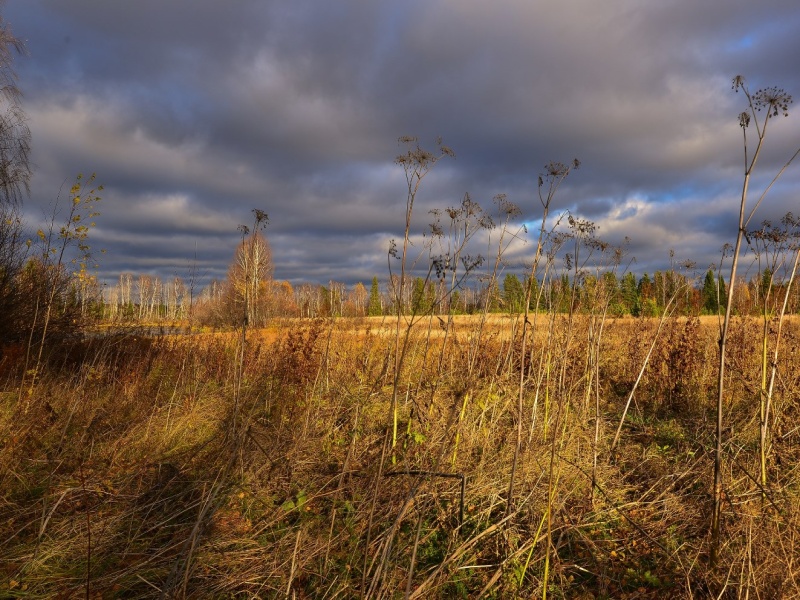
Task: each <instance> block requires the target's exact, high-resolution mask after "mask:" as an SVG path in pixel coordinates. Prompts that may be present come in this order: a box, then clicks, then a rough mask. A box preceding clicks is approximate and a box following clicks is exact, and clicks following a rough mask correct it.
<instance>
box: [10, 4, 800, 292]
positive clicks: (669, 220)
mask: <svg viewBox="0 0 800 600" xmlns="http://www.w3.org/2000/svg"><path fill="white" fill-rule="evenodd" d="M4 16H5V18H6V20H8V21H9V22H10V23H11V25H12V28H13V30H14V32H15V33H16V34H17V35H18V36H20V37H22V38H24V39H26V40H27V45H28V51H29V54H30V55H29V56H28V57H25V58H22V59H21V60H19V61H18V71H19V74H20V84H21V87H22V88H23V91H24V92H25V94H26V96H25V98H26V99H25V108H26V110H27V112H28V115H29V117H30V126H31V129H32V131H33V134H34V161H35V162H36V166H37V171H36V178H35V180H34V182H33V192H32V198H31V202H30V203H29V204H28V210H29V212H31V213H32V214H34V213H36V211H35V210H32V207H34V206H37V205H39V206H44V207H46V206H47V205H48V203H49V202H50V201H52V199H53V198H54V197H55V196H56V194H57V191H58V188H59V187H60V186H62V184H63V183H64V182H65V181H71V180H72V178H73V177H74V175H75V173H77V172H85V173H88V172H97V173H98V177H99V180H100V181H102V182H103V183H104V184H105V186H106V190H105V192H104V194H103V196H104V200H103V208H102V211H103V214H102V216H101V217H100V219H99V220H98V229H97V231H96V236H97V238H98V241H101V242H102V244H104V245H105V246H106V247H107V249H108V252H107V255H106V257H104V258H103V270H104V272H105V273H107V274H108V276H109V277H112V278H113V277H115V276H116V274H117V273H119V272H120V271H123V270H130V271H134V272H151V273H159V274H162V275H164V276H171V275H172V274H173V273H174V272H177V271H179V270H181V269H185V268H186V264H187V262H188V261H191V260H195V261H199V262H200V261H201V262H202V265H203V268H204V269H205V271H206V272H207V273H210V274H213V276H224V273H225V270H226V265H227V263H228V261H229V260H230V258H231V256H232V255H233V251H234V249H235V247H236V244H237V243H238V241H239V237H238V234H237V232H236V226H237V225H238V224H248V223H250V221H251V220H252V215H251V214H250V209H252V208H261V209H263V210H266V211H267V212H268V213H269V215H270V225H269V227H268V229H267V235H268V238H269V240H270V242H271V244H272V247H273V255H274V260H275V265H276V271H275V272H276V276H277V277H279V278H284V279H290V280H291V281H293V282H300V281H303V280H310V281H319V282H325V281H328V280H331V279H333V280H339V281H346V282H352V281H357V280H363V281H366V280H368V279H371V277H372V276H373V275H380V276H382V277H385V274H386V269H387V268H386V249H387V247H388V241H389V239H391V238H392V237H399V236H400V234H401V232H402V225H403V207H404V205H405V179H404V177H403V173H402V170H401V169H400V168H399V167H398V166H396V165H394V164H393V158H394V156H395V155H396V154H397V153H399V152H400V151H401V150H402V148H401V147H399V146H398V144H397V142H396V140H397V138H398V136H401V135H406V134H413V135H418V136H419V137H420V141H421V143H422V144H423V145H425V146H427V147H432V146H433V145H434V140H435V139H436V137H437V136H439V135H441V136H442V137H443V139H444V142H445V143H446V144H448V145H449V146H451V147H452V148H453V149H454V150H455V152H456V158H455V159H450V158H448V159H446V160H444V161H443V162H442V163H440V164H439V165H437V166H436V167H435V170H434V171H433V172H432V173H431V175H430V176H429V177H428V178H427V179H426V180H425V182H424V184H423V188H422V191H421V194H420V196H419V199H418V202H419V204H418V206H417V207H416V212H415V218H414V228H415V231H416V232H419V233H421V232H422V231H423V229H424V227H425V225H426V224H427V223H428V222H429V221H430V217H429V215H428V210H429V209H430V208H432V207H434V206H437V207H446V206H450V205H456V204H458V203H459V202H460V201H461V198H462V196H463V195H464V193H465V192H469V193H470V194H471V196H472V197H473V198H474V199H475V200H476V201H479V202H480V203H481V204H482V205H484V206H485V207H487V209H489V208H490V207H491V206H492V202H491V199H492V197H493V196H494V195H495V194H506V195H507V196H508V198H509V199H510V200H512V201H514V202H516V203H517V204H519V205H520V207H521V208H522V209H523V215H524V217H523V218H524V220H525V221H526V222H529V223H535V222H536V219H537V218H538V211H537V208H538V200H537V199H536V176H537V174H538V172H539V171H540V170H541V169H542V166H543V165H544V164H545V163H546V162H547V161H548V160H551V159H555V160H561V161H565V162H566V161H569V160H571V159H572V158H573V157H578V158H580V160H581V161H582V167H581V169H580V170H578V171H576V172H575V173H573V174H572V175H571V176H570V179H569V180H568V182H567V183H566V184H565V186H564V187H563V189H562V190H560V192H559V197H558V199H557V206H556V208H558V209H559V210H565V209H569V210H571V211H573V213H574V214H576V215H579V216H582V217H585V218H589V219H591V220H593V221H595V222H596V223H597V224H598V227H599V230H598V234H599V235H600V236H601V237H603V238H604V239H608V240H609V241H611V242H613V243H621V242H622V240H623V239H624V238H625V237H626V236H627V237H629V238H631V240H632V241H631V242H630V246H629V248H630V252H631V254H635V255H636V257H637V263H636V266H635V268H636V269H637V270H638V271H644V270H650V271H652V270H655V269H656V268H664V267H665V266H666V265H667V264H668V263H669V250H670V249H671V248H674V249H675V250H676V253H680V254H682V255H684V256H681V258H690V259H694V260H696V261H697V262H698V264H701V265H706V264H708V263H710V262H713V261H715V260H718V258H715V257H716V256H718V252H719V249H720V248H721V246H722V244H723V243H724V242H726V241H729V240H730V238H731V237H732V236H733V235H734V234H735V228H736V225H735V218H736V215H735V212H736V209H737V202H738V193H739V188H738V186H739V185H740V182H741V171H742V168H741V163H742V152H741V131H740V129H739V128H738V127H737V119H736V116H737V114H738V113H739V112H740V111H741V110H743V109H744V107H745V106H744V98H743V97H742V94H741V93H740V94H738V95H737V94H734V93H733V92H732V91H731V90H730V79H731V77H732V76H733V75H734V74H736V73H739V72H742V73H744V74H745V75H748V76H749V77H750V80H751V85H752V87H753V89H755V88H758V87H761V86H766V85H775V84H777V85H780V86H782V87H785V88H786V90H787V91H789V92H790V93H791V92H796V93H800V73H799V72H798V71H797V69H796V68H795V66H794V64H793V61H794V57H796V56H797V55H798V53H799V52H800V41H799V40H800V38H798V36H797V35H796V32H797V31H798V30H800V9H798V8H797V7H796V2H795V1H794V0H767V1H766V2H762V3H752V2H750V3H748V2H745V1H742V0H724V1H723V0H715V1H712V2H704V3H698V2H694V1H690V0H679V1H676V2H671V3H642V2H640V1H638V0H612V1H610V2H606V3H603V4H602V5H598V4H597V3H593V2H589V1H588V0H573V1H565V2H561V3H559V4H558V5H557V6H555V5H548V4H545V3H541V2H530V1H529V0H525V1H522V0H518V1H504V2H501V3H493V4H487V3H484V2H477V1H465V0H458V1H456V0H451V1H441V2H429V1H425V2H423V1H422V0H415V1H409V2H382V3H378V2H366V1H363V0H350V1H343V2H335V3H333V2H292V3H287V2H257V1H255V0H243V1H241V2H236V3H227V4H225V5H224V6H223V5H222V4H220V3H219V2H217V1H212V0H191V1H189V0H180V1H174V2H166V3H165V2H158V1H156V0H149V1H144V2H136V3H97V2H93V1H89V0H66V1H55V0H52V1H46V0H9V1H8V2H7V4H6V6H5V10H4ZM798 123H800V121H798V117H797V116H796V115H792V116H791V117H790V118H789V119H785V120H784V119H779V120H776V122H775V123H774V127H773V131H772V134H771V135H772V136H773V137H772V139H771V140H770V145H769V147H768V149H767V151H766V152H765V154H764V156H763V158H762V162H763V165H764V167H765V172H771V171H774V170H775V169H777V168H780V166H781V165H782V164H783V162H784V161H785V160H786V158H787V157H788V156H789V155H791V153H792V152H793V150H794V148H793V146H794V145H797V143H798V139H800V126H799V125H798ZM799 180H800V176H798V175H797V174H796V173H795V172H793V171H790V172H789V173H787V174H786V176H785V179H784V180H782V185H781V186H778V187H776V189H775V190H773V192H772V195H771V196H770V197H769V202H765V203H764V207H763V212H764V215H770V218H773V219H775V218H776V217H775V216H774V215H778V216H779V215H780V214H783V213H785V212H786V211H787V210H791V209H792V207H793V206H796V204H797V203H796V199H795V198H793V197H792V192H791V190H792V188H793V187H795V186H796V184H797V183H798V181H799ZM768 181H769V177H766V178H765V177H761V178H759V179H758V181H756V182H755V183H756V184H758V185H757V186H755V187H754V189H762V188H763V186H764V185H766V184H767V183H768ZM758 186H761V187H758ZM794 210H795V211H796V212H797V208H794ZM34 218H38V217H34ZM761 218H762V217H761V213H759V217H758V218H757V219H756V220H757V221H758V220H760V219H761ZM763 218H767V217H766V216H764V217H763ZM196 248H197V249H199V252H198V250H196ZM529 252H530V247H529V246H523V245H517V246H514V247H513V248H511V249H510V250H509V257H510V260H511V259H513V261H516V263H521V262H522V261H523V259H524V258H525V257H526V256H528V255H529ZM513 261H512V262H513Z"/></svg>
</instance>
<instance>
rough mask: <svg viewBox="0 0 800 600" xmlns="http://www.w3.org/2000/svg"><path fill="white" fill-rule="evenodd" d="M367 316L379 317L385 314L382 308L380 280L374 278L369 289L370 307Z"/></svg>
mask: <svg viewBox="0 0 800 600" xmlns="http://www.w3.org/2000/svg"><path fill="white" fill-rule="evenodd" d="M367 314H368V315H369V316H370V317H379V316H380V315H382V314H383V308H382V307H381V290H380V287H379V286H378V278H377V277H373V278H372V285H371V286H370V288H369V306H368V308H367Z"/></svg>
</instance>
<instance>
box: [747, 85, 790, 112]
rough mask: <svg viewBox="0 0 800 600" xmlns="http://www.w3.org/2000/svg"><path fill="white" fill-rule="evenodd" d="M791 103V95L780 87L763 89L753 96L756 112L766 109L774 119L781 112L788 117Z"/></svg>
mask: <svg viewBox="0 0 800 600" xmlns="http://www.w3.org/2000/svg"><path fill="white" fill-rule="evenodd" d="M791 103H792V96H791V94H787V93H786V91H785V90H784V89H783V88H779V87H769V88H763V89H760V90H758V91H757V92H756V93H755V94H753V106H755V108H756V110H758V111H761V110H762V109H764V108H766V109H767V112H769V113H770V114H772V116H773V117H777V116H778V113H779V112H782V113H783V116H784V117H788V116H789V105H790V104H791Z"/></svg>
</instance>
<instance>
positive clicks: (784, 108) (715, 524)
mask: <svg viewBox="0 0 800 600" xmlns="http://www.w3.org/2000/svg"><path fill="white" fill-rule="evenodd" d="M733 89H734V91H736V92H738V91H739V90H742V92H743V93H744V95H745V98H746V100H747V108H746V110H745V111H743V112H742V113H740V114H739V126H740V127H741V129H742V140H743V148H744V176H743V179H742V192H741V197H740V202H739V226H738V230H737V233H736V243H735V244H734V247H733V255H732V260H731V271H730V277H729V281H728V299H727V303H726V306H725V318H724V320H723V323H722V332H721V334H720V339H719V368H718V372H717V404H716V430H715V433H714V439H715V444H714V491H713V505H712V510H711V541H710V549H709V560H710V563H711V564H712V565H715V564H716V563H717V559H718V557H719V549H720V517H721V513H722V485H723V484H722V444H723V440H722V436H723V425H724V406H725V366H726V365H725V359H726V354H727V345H728V333H729V330H730V323H731V315H732V314H733V313H732V311H733V302H734V292H735V289H736V276H737V270H738V267H739V255H740V252H741V248H742V240H743V238H744V235H745V233H746V231H747V226H748V225H749V223H750V220H751V219H752V218H753V215H754V214H755V211H756V209H757V208H758V207H759V206H760V204H761V202H762V201H763V200H764V197H765V196H766V194H767V192H768V191H769V190H770V189H771V188H772V186H773V185H774V183H775V181H777V179H778V178H779V177H780V176H781V175H782V174H783V172H784V171H785V170H786V169H787V168H788V167H789V165H790V164H791V163H792V162H793V161H794V159H795V158H796V157H797V155H798V153H800V148H798V149H797V150H796V151H795V153H794V154H793V155H792V157H791V158H790V159H789V160H788V161H787V162H786V164H784V166H783V167H782V168H781V169H780V170H779V171H778V173H777V174H776V175H775V177H773V179H772V181H771V182H770V183H769V184H768V185H767V187H766V188H765V190H764V192H763V193H762V194H761V196H760V197H759V198H758V200H757V201H756V202H755V203H754V206H753V208H752V209H750V212H749V213H748V212H747V200H748V193H749V190H750V180H751V178H752V175H753V171H754V169H755V167H756V165H757V163H758V159H759V158H760V156H761V151H762V149H763V147H764V140H765V138H766V134H767V127H768V126H769V123H770V121H771V119H772V118H773V117H777V116H778V115H779V114H781V113H783V114H784V116H786V115H788V105H789V104H790V103H791V102H792V97H791V96H790V95H789V94H787V93H786V92H785V91H784V90H782V89H779V88H767V89H761V90H758V91H757V92H755V93H754V94H752V95H751V94H750V91H749V89H748V87H747V84H746V82H745V80H744V77H742V76H740V75H737V76H736V77H735V78H734V79H733ZM762 111H763V112H764V113H765V114H764V116H763V118H762V119H761V121H759V113H760V112H762ZM751 122H752V124H753V125H755V129H756V146H755V149H754V150H753V153H752V155H750V154H749V142H748V137H747V130H748V127H749V126H750V124H751Z"/></svg>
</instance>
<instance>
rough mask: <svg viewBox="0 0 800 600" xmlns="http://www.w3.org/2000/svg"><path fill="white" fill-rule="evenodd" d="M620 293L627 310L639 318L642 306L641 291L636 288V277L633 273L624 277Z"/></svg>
mask: <svg viewBox="0 0 800 600" xmlns="http://www.w3.org/2000/svg"><path fill="white" fill-rule="evenodd" d="M620 293H621V295H622V304H623V306H624V307H625V310H626V311H627V312H628V313H629V314H631V315H633V316H634V317H638V316H639V314H640V313H641V305H640V303H639V290H638V288H637V286H636V277H635V276H634V274H633V273H630V272H629V273H625V275H624V276H623V277H622V282H621V284H620Z"/></svg>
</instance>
